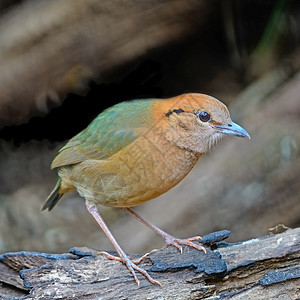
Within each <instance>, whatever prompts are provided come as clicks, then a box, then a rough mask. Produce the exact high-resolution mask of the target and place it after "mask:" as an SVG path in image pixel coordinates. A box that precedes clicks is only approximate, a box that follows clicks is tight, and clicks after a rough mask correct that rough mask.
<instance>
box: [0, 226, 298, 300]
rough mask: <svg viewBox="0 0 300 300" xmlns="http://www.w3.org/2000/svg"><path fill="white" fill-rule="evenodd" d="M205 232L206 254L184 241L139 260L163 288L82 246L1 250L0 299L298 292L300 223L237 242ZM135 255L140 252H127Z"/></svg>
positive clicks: (250, 296) (255, 296)
mask: <svg viewBox="0 0 300 300" xmlns="http://www.w3.org/2000/svg"><path fill="white" fill-rule="evenodd" d="M228 235H229V232H228V231H221V232H217V233H212V234H209V235H207V236H205V237H203V243H204V245H205V247H206V249H207V253H206V254H205V253H204V252H201V251H197V250H195V249H192V248H188V247H185V248H184V251H183V254H180V253H179V252H178V250H177V249H175V248H173V247H169V248H165V249H161V250H158V251H156V252H153V253H152V254H150V255H149V256H148V258H147V259H145V260H143V261H142V263H141V264H140V265H141V267H143V268H145V269H146V270H148V272H149V273H150V274H151V276H152V277H153V278H155V279H156V280H159V281H160V283H161V284H162V287H159V286H157V285H152V284H151V283H149V282H148V281H147V280H146V279H145V278H144V277H143V276H142V275H141V274H138V277H139V279H140V283H141V284H140V286H138V285H137V284H136V283H135V282H134V280H133V278H132V276H131V274H130V273H129V271H128V270H127V269H126V267H125V266H124V265H122V264H121V263H119V262H116V261H110V260H108V259H107V258H106V257H105V256H104V255H97V253H98V251H97V250H93V249H90V248H87V247H80V248H72V249H70V252H69V253H67V254H46V253H37V252H15V253H6V254H3V255H1V256H0V281H1V283H2V284H1V285H0V298H1V297H3V299H5V297H7V298H8V299H11V298H12V297H15V298H14V299H21V298H22V299H255V300H257V299H298V298H299V297H300V288H299V287H300V280H299V278H300V228H296V229H288V230H286V231H285V232H283V233H280V234H270V235H268V236H263V237H259V238H256V239H252V240H248V241H245V242H241V243H234V244H228V243H225V242H222V241H220V240H222V239H223V238H226V237H227V236H228ZM131 257H138V255H135V254H134V255H131Z"/></svg>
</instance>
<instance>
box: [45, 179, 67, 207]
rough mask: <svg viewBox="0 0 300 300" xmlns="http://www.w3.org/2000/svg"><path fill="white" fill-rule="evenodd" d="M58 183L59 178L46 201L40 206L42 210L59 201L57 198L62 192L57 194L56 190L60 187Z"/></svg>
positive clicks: (59, 182)
mask: <svg viewBox="0 0 300 300" xmlns="http://www.w3.org/2000/svg"><path fill="white" fill-rule="evenodd" d="M60 184H61V178H59V179H58V181H57V183H56V185H55V187H54V189H53V190H52V192H51V193H50V195H49V196H48V198H47V199H46V201H45V203H44V205H43V207H42V210H44V209H47V208H48V210H49V211H50V210H51V209H52V208H53V207H54V206H55V205H56V203H57V202H58V201H59V199H60V198H61V197H62V196H63V194H59V192H58V190H59V188H60Z"/></svg>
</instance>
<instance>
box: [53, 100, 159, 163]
mask: <svg viewBox="0 0 300 300" xmlns="http://www.w3.org/2000/svg"><path fill="white" fill-rule="evenodd" d="M152 100H153V99H149V100H134V101H130V102H122V103H119V104H117V105H115V106H113V107H110V108H108V109H106V110H105V111H103V112H102V113H101V114H99V115H98V117H96V119H95V120H94V121H93V122H92V123H91V124H90V125H89V126H88V127H87V128H86V129H84V130H83V131H81V132H80V133H79V134H77V135H76V136H75V137H73V138H72V139H71V140H70V141H69V142H68V143H67V144H66V145H65V146H64V147H63V148H61V149H60V151H59V153H58V155H57V156H56V157H55V159H54V160H53V162H52V165H51V168H57V167H61V166H67V165H72V164H76V163H79V162H81V161H84V160H87V159H97V160H101V159H106V158H107V157H109V156H111V155H113V154H115V153H117V152H118V151H119V150H121V149H123V148H124V147H126V146H127V145H129V144H130V143H132V142H133V141H134V140H136V139H137V138H138V137H139V136H140V135H142V134H143V133H144V132H145V131H146V130H147V129H148V128H149V127H150V126H151V124H152V123H151V119H152V118H151V111H152V108H151V106H152V104H153V101H152Z"/></svg>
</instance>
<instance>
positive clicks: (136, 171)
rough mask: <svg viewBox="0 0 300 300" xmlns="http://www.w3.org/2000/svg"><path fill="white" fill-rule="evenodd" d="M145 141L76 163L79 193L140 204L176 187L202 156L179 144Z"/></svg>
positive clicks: (117, 204)
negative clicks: (162, 147)
mask: <svg viewBox="0 0 300 300" xmlns="http://www.w3.org/2000/svg"><path fill="white" fill-rule="evenodd" d="M145 143H146V142H143V147H140V146H139V145H138V144H137V145H135V144H134V143H133V145H131V146H130V149H126V150H127V151H126V152H125V153H124V152H123V153H122V152H119V153H118V155H114V156H113V157H111V158H109V159H107V160H105V161H99V160H89V161H84V162H82V163H80V164H79V165H78V166H76V167H74V170H73V172H72V174H73V178H74V181H73V182H74V185H75V187H76V189H77V191H78V192H79V194H80V195H81V196H83V197H84V198H86V199H88V200H89V201H93V202H94V203H96V204H102V205H106V206H115V207H130V206H136V205H140V204H142V203H144V202H146V201H148V200H151V199H153V198H155V197H157V196H159V195H161V194H163V193H165V192H167V191H168V190H169V189H171V188H172V187H174V186H175V185H176V184H177V183H179V182H180V181H181V180H182V179H183V178H184V177H185V176H186V175H187V174H188V173H189V171H190V170H191V169H192V167H193V166H194V165H195V163H196V162H197V160H198V158H199V156H197V155H195V154H194V153H191V152H188V151H186V150H182V149H178V147H176V146H171V147H169V148H168V152H165V151H157V149H154V148H153V144H151V145H145ZM146 146H147V147H146ZM151 147H152V149H151ZM144 149H147V151H146V150H144Z"/></svg>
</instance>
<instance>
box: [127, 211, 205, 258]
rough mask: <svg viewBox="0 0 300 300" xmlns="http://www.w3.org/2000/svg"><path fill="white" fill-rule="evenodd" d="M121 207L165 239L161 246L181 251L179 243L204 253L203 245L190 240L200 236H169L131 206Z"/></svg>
mask: <svg viewBox="0 0 300 300" xmlns="http://www.w3.org/2000/svg"><path fill="white" fill-rule="evenodd" d="M122 209H123V210H124V211H125V212H127V213H128V214H131V215H132V216H134V217H135V218H136V219H138V220H139V221H140V222H142V223H143V224H145V225H146V226H147V227H149V228H150V229H152V230H153V231H154V232H156V233H157V234H159V235H160V236H161V237H162V238H163V239H165V241H166V244H165V246H164V247H163V248H165V247H168V246H171V245H172V246H174V247H176V248H177V249H178V250H179V251H180V252H181V253H182V247H181V246H180V245H187V246H190V247H193V248H195V249H197V250H199V251H204V252H205V253H206V249H205V248H204V247H203V246H201V245H197V244H195V243H193V242H192V241H196V240H201V236H194V237H191V238H188V239H178V238H175V237H173V236H171V235H170V234H168V233H166V232H165V231H163V230H161V229H159V228H158V227H156V226H155V225H153V224H151V223H150V222H148V221H147V220H145V219H144V218H142V217H141V216H140V215H139V214H137V213H136V212H135V211H134V210H132V209H131V208H122Z"/></svg>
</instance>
